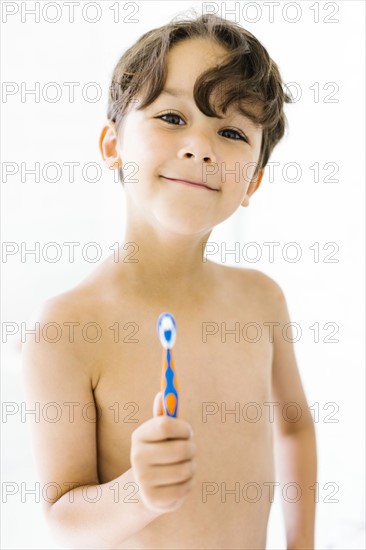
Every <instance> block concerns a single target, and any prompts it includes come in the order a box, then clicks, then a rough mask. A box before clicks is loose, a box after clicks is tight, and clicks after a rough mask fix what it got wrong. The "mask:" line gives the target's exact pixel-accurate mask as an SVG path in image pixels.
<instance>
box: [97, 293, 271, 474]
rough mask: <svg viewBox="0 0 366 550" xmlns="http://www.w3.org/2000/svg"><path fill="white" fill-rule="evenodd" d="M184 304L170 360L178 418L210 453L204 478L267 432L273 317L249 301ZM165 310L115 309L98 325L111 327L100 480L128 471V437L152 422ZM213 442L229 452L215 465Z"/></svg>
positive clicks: (101, 406) (104, 359)
mask: <svg viewBox="0 0 366 550" xmlns="http://www.w3.org/2000/svg"><path fill="white" fill-rule="evenodd" d="M233 295H234V293H233ZM228 298H230V295H229V294H228ZM187 306H188V304H187V305H186V307H184V308H182V309H181V310H179V309H178V308H169V311H171V313H173V314H174V315H175V317H176V321H177V340H176V344H175V346H174V348H173V357H174V362H175V369H176V374H177V377H178V384H179V413H178V414H179V417H181V418H182V419H184V420H186V421H187V422H189V423H190V424H191V426H192V428H193V430H194V433H195V437H196V438H197V439H198V440H199V445H201V446H202V449H205V450H206V451H208V452H207V453H204V454H203V455H202V461H201V464H202V468H203V469H204V470H205V472H206V473H208V472H209V470H210V464H211V465H212V466H213V467H214V469H215V471H216V470H217V468H218V467H220V464H219V463H220V462H221V463H222V464H221V465H222V467H225V465H226V466H227V464H228V460H229V461H230V460H231V461H232V462H235V461H236V460H238V459H239V457H238V453H236V452H235V446H238V449H239V448H240V446H241V445H242V444H243V443H246V444H249V442H250V444H251V445H254V447H253V452H254V449H255V442H256V441H259V440H260V439H261V437H262V436H263V434H264V433H266V434H268V433H269V430H270V427H271V426H270V425H269V423H268V410H267V408H266V407H267V406H266V405H264V403H266V402H268V401H270V397H271V393H270V392H271V364H272V343H271V341H270V336H269V330H268V325H266V324H265V323H266V322H268V321H271V319H268V315H267V314H266V311H265V307H261V305H260V304H259V303H258V302H257V301H255V300H253V301H250V300H249V299H248V300H247V301H246V303H243V301H242V300H232V299H228V300H222V299H221V302H220V298H219V297H218V299H217V300H215V296H212V300H211V303H207V304H203V305H202V304H200V307H196V308H195V307H194V304H191V307H187ZM167 309H168V308H167ZM162 311H164V309H163V310H161V309H155V308H154V307H145V308H143V309H141V308H138V307H136V306H134V307H133V308H131V310H129V311H128V308H127V307H125V308H124V309H123V311H121V312H120V313H119V314H118V315H117V314H116V313H117V312H116V311H114V317H113V318H112V317H110V318H109V321H107V319H104V320H103V323H104V325H105V326H106V325H107V324H108V326H109V327H113V328H109V329H108V330H109V332H108V333H107V337H106V338H104V343H103V344H100V345H99V349H98V352H97V355H98V358H99V361H100V363H99V372H98V382H97V385H96V388H95V391H94V397H95V400H96V403H97V406H98V425H97V429H98V463H99V475H100V481H101V482H106V481H108V480H110V479H113V478H115V477H117V476H118V475H120V474H121V473H122V472H123V471H125V470H127V469H129V468H130V467H131V465H130V460H129V453H130V442H131V434H132V432H133V431H134V430H135V429H136V428H137V427H138V426H139V425H141V423H143V422H145V421H146V420H148V419H149V418H151V417H152V407H153V401H154V397H155V394H156V393H157V392H158V391H159V390H160V378H161V371H162V356H163V350H162V347H161V345H160V342H159V340H158V337H157V335H156V328H155V327H156V320H157V317H158V315H159V314H160V313H161V312H162ZM112 315H113V314H112ZM218 438H222V439H223V440H225V441H226V442H227V443H228V444H229V445H230V449H231V450H230V453H227V452H225V451H224V448H222V449H221V450H220V452H219V453H216V457H217V459H216V463H215V464H214V462H213V461H212V453H211V454H210V452H209V450H210V449H211V450H212V449H213V446H214V445H215V443H214V442H215V441H217V440H218ZM226 449H227V447H226ZM220 456H221V459H220V458H219V457H220ZM217 461H219V463H218V462H217ZM233 467H234V466H233ZM234 469H235V468H234Z"/></svg>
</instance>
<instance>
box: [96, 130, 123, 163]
mask: <svg viewBox="0 0 366 550" xmlns="http://www.w3.org/2000/svg"><path fill="white" fill-rule="evenodd" d="M116 146H117V134H116V129H115V124H114V122H113V121H111V120H108V122H107V124H106V125H105V126H104V127H103V129H102V131H101V134H100V138H99V150H100V153H101V155H102V158H103V161H104V165H105V166H106V167H107V168H110V169H112V170H113V169H115V168H121V166H122V161H121V158H120V156H119V154H118V151H117V147H116Z"/></svg>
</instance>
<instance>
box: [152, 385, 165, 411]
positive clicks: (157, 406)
mask: <svg viewBox="0 0 366 550" xmlns="http://www.w3.org/2000/svg"><path fill="white" fill-rule="evenodd" d="M163 414H165V413H164V405H163V392H161V391H159V392H158V393H157V394H156V395H155V399H154V405H153V416H161V415H163Z"/></svg>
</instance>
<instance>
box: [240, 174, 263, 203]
mask: <svg viewBox="0 0 366 550" xmlns="http://www.w3.org/2000/svg"><path fill="white" fill-rule="evenodd" d="M263 174H264V168H261V169H260V170H259V171H258V175H257V176H256V177H255V178H254V179H252V181H251V182H250V184H249V187H248V189H247V192H246V195H245V197H244V200H243V201H242V202H241V206H249V197H251V196H252V195H253V193H254V192H255V191H256V190H257V189H258V187H259V186H260V184H261V181H262V178H263Z"/></svg>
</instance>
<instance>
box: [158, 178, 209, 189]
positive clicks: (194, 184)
mask: <svg viewBox="0 0 366 550" xmlns="http://www.w3.org/2000/svg"><path fill="white" fill-rule="evenodd" d="M160 177H162V178H164V179H166V180H170V181H176V182H177V183H182V184H183V185H188V186H191V187H196V188H198V189H199V188H201V189H207V191H218V189H214V188H213V187H210V186H209V185H206V184H205V183H202V182H197V181H190V180H185V179H177V178H168V177H166V176H160Z"/></svg>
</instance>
